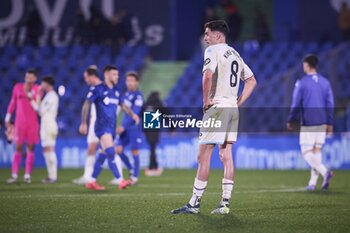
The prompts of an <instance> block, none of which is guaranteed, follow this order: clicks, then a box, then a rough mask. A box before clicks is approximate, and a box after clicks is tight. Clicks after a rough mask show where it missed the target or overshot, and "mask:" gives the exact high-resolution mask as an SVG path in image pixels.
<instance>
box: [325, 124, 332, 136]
mask: <svg viewBox="0 0 350 233" xmlns="http://www.w3.org/2000/svg"><path fill="white" fill-rule="evenodd" d="M326 134H327V136H332V135H333V125H327V127H326Z"/></svg>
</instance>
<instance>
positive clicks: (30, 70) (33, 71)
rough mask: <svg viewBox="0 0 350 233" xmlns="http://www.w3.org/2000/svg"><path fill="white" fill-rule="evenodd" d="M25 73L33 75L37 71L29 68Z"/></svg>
mask: <svg viewBox="0 0 350 233" xmlns="http://www.w3.org/2000/svg"><path fill="white" fill-rule="evenodd" d="M27 74H32V75H34V76H35V77H37V76H38V72H37V71H36V70H35V69H29V70H27Z"/></svg>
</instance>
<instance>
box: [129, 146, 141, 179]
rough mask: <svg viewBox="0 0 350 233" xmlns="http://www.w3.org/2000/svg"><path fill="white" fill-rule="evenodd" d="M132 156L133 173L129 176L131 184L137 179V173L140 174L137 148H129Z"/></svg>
mask: <svg viewBox="0 0 350 233" xmlns="http://www.w3.org/2000/svg"><path fill="white" fill-rule="evenodd" d="M131 154H132V157H133V159H134V164H133V168H134V169H133V173H132V175H131V177H130V180H131V184H132V185H134V184H136V183H137V181H138V179H139V174H140V156H139V150H138V149H132V150H131Z"/></svg>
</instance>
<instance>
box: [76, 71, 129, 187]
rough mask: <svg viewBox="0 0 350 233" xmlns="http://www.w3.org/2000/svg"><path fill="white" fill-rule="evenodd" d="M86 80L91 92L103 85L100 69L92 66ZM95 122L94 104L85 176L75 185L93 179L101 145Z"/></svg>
mask: <svg viewBox="0 0 350 233" xmlns="http://www.w3.org/2000/svg"><path fill="white" fill-rule="evenodd" d="M84 80H85V82H86V84H87V85H88V86H90V90H93V88H94V87H95V86H97V85H99V84H101V83H102V81H101V80H100V79H99V77H98V68H97V66H96V65H90V66H89V67H88V68H87V69H86V70H85V72H84ZM95 122H96V106H95V104H94V103H92V104H91V106H90V120H89V127H88V131H87V144H88V150H87V157H86V160H85V167H84V174H83V176H81V177H79V178H78V179H74V180H73V183H74V184H78V185H85V184H86V183H88V182H89V180H90V179H91V176H92V172H93V170H94V164H95V157H96V152H97V149H98V145H99V139H98V137H97V136H96V135H95ZM85 134H86V133H85ZM115 159H116V160H115V161H116V164H117V167H118V170H119V171H120V176H121V177H123V173H122V164H121V160H120V158H119V156H116V158H115Z"/></svg>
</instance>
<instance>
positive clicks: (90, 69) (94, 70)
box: [85, 66, 98, 77]
mask: <svg viewBox="0 0 350 233" xmlns="http://www.w3.org/2000/svg"><path fill="white" fill-rule="evenodd" d="M85 72H86V73H87V74H88V75H89V76H96V77H98V70H97V67H96V66H89V67H88V68H87V69H86V70H85Z"/></svg>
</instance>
